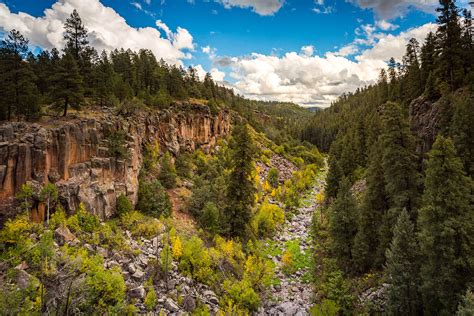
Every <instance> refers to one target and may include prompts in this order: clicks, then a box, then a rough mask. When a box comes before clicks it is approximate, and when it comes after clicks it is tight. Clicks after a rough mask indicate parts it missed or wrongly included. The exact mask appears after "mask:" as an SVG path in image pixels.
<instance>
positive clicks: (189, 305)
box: [183, 295, 196, 312]
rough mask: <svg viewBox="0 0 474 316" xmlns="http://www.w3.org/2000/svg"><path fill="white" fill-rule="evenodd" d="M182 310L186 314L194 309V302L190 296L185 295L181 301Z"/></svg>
mask: <svg viewBox="0 0 474 316" xmlns="http://www.w3.org/2000/svg"><path fill="white" fill-rule="evenodd" d="M183 308H184V310H185V311H187V312H192V311H193V310H195V309H196V300H195V299H194V297H192V296H191V295H186V297H185V298H184V301H183Z"/></svg>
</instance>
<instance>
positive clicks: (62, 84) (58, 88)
mask: <svg viewBox="0 0 474 316" xmlns="http://www.w3.org/2000/svg"><path fill="white" fill-rule="evenodd" d="M53 96H54V98H55V100H56V102H57V105H58V107H62V109H63V116H66V115H67V111H68V108H69V105H72V106H73V107H75V108H79V107H80V104H81V102H82V100H83V97H84V90H83V85H82V77H81V75H80V74H79V67H78V66H77V63H76V60H75V59H74V57H73V56H72V55H71V54H65V55H64V56H63V57H62V58H61V60H60V62H59V64H58V69H57V72H56V75H55V78H54V87H53Z"/></svg>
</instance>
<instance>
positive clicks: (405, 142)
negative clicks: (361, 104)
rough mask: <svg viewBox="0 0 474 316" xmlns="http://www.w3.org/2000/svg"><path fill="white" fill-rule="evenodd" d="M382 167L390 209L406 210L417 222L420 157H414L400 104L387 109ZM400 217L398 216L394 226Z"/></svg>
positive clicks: (383, 119)
mask: <svg viewBox="0 0 474 316" xmlns="http://www.w3.org/2000/svg"><path fill="white" fill-rule="evenodd" d="M382 121H383V134H382V135H381V141H382V146H383V156H382V166H383V169H384V174H385V175H384V177H385V190H386V192H387V194H388V196H389V199H390V207H391V208H392V209H397V210H398V212H400V211H401V210H402V209H404V208H405V209H406V210H407V211H408V213H409V214H410V218H411V219H412V220H415V219H416V215H415V209H416V208H417V206H418V202H419V201H418V200H419V192H418V189H419V181H420V176H419V173H418V171H417V157H416V155H415V154H414V152H415V148H414V139H413V135H412V134H411V131H410V126H409V124H408V120H407V119H406V118H405V116H404V115H403V112H402V109H401V107H400V105H399V104H397V103H393V102H387V103H386V104H385V105H384V109H383V115H382ZM397 217H398V213H397V214H395V217H394V222H393V223H391V226H392V227H393V226H394V225H395V221H396V218H397Z"/></svg>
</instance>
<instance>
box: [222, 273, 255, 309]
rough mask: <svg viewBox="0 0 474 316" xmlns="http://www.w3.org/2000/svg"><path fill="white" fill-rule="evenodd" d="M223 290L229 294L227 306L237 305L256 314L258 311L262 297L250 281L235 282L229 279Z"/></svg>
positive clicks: (225, 282)
mask: <svg viewBox="0 0 474 316" xmlns="http://www.w3.org/2000/svg"><path fill="white" fill-rule="evenodd" d="M223 288H224V291H225V292H226V293H227V297H226V300H227V302H226V303H227V304H226V305H230V304H232V305H236V306H237V307H241V308H244V309H246V310H248V311H249V312H256V311H257V310H258V307H259V306H260V297H259V296H258V294H257V293H256V292H255V290H254V289H253V288H252V285H251V284H250V282H249V281H248V280H246V279H244V280H240V281H235V280H229V279H227V280H225V281H224V283H223Z"/></svg>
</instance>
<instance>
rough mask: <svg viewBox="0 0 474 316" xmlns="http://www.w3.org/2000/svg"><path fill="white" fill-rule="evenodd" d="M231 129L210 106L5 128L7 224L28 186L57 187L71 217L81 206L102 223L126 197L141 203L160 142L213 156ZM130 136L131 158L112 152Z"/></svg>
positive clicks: (0, 172)
mask: <svg viewBox="0 0 474 316" xmlns="http://www.w3.org/2000/svg"><path fill="white" fill-rule="evenodd" d="M230 127H231V114H230V113H229V112H228V111H221V112H219V113H218V114H216V115H212V114H211V113H210V112H209V110H208V108H207V107H203V106H198V105H195V106H189V105H188V106H186V107H180V108H176V109H173V110H168V111H162V112H140V113H137V114H134V115H130V116H127V117H124V116H121V115H116V113H113V112H111V111H109V112H107V111H100V112H88V116H87V117H75V118H69V119H67V120H58V119H54V120H50V121H45V122H40V123H25V122H14V123H13V122H8V123H3V124H1V125H0V222H3V220H4V218H5V216H9V215H13V213H14V212H15V211H16V208H15V199H14V197H15V195H16V193H17V192H18V191H19V190H20V188H21V186H22V184H24V183H26V182H27V181H29V182H31V183H32V184H33V186H34V187H37V188H39V187H40V186H41V185H43V184H45V183H48V182H52V183H55V184H56V185H57V187H58V188H59V192H60V202H61V204H62V205H63V207H64V208H65V209H66V211H68V212H70V211H72V210H75V209H76V207H77V206H78V204H79V203H80V202H82V203H84V204H85V206H86V208H87V209H88V210H91V211H93V212H94V213H95V214H96V215H98V216H100V217H101V218H107V217H109V216H111V215H112V214H113V212H114V209H115V201H116V198H117V196H119V195H120V194H125V195H127V196H128V197H129V198H130V199H131V200H132V201H135V202H136V199H137V191H138V175H139V172H140V169H141V165H142V160H143V148H144V146H145V145H146V144H148V143H155V142H157V141H158V142H159V143H160V148H162V149H166V150H169V151H170V152H172V153H173V154H174V155H177V154H178V153H179V152H180V151H192V150H194V149H196V148H202V149H203V150H205V151H209V150H211V149H212V148H213V146H214V145H215V143H216V141H217V139H218V138H220V137H222V136H224V135H226V134H227V133H228V132H229V131H230ZM119 131H120V132H123V133H125V135H126V141H125V143H126V145H125V147H126V150H127V151H128V155H127V156H128V157H127V159H125V160H120V159H116V158H115V157H111V156H110V154H109V147H108V142H109V138H108V136H109V135H111V134H112V133H116V132H119ZM33 208H34V211H33V219H34V220H37V221H39V220H42V218H43V217H44V206H43V205H42V203H39V202H37V203H36V205H34V206H33Z"/></svg>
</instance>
